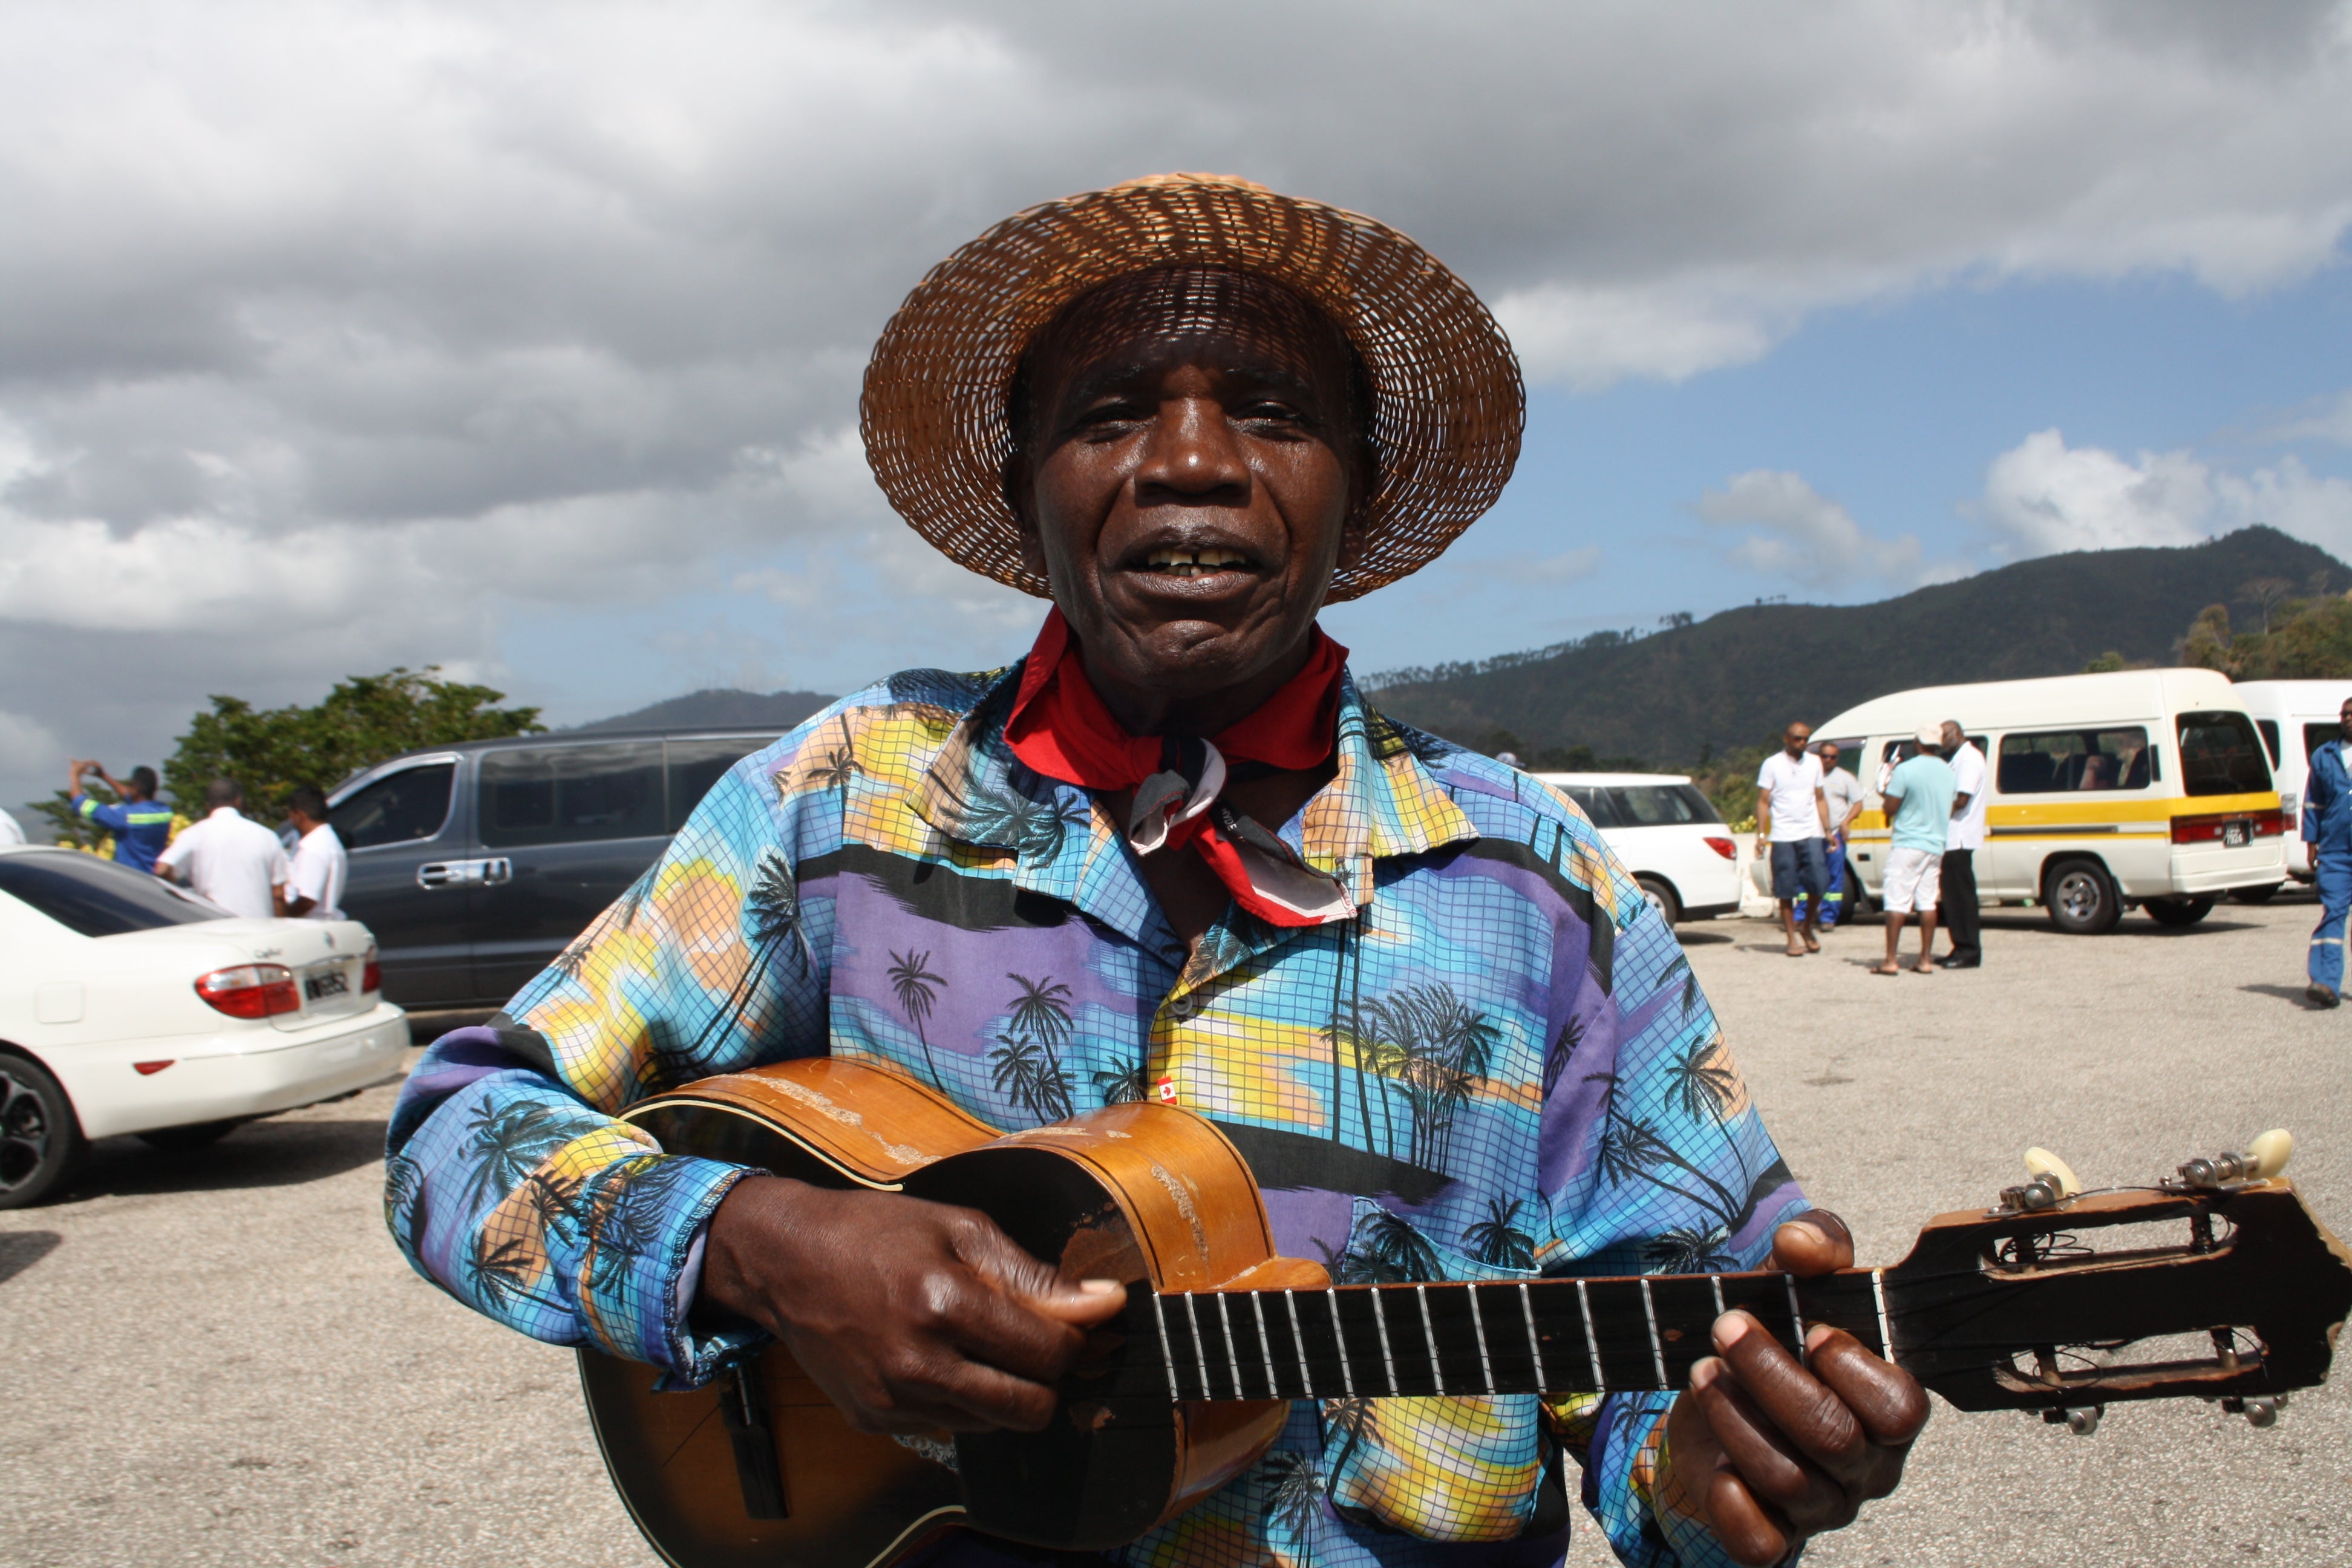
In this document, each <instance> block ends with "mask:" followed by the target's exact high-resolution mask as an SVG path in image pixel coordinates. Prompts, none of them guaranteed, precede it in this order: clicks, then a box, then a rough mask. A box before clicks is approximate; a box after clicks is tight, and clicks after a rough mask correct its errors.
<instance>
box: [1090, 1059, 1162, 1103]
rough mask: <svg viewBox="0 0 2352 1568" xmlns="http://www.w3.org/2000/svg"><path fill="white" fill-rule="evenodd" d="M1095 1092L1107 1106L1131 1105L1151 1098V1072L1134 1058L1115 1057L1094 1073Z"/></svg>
mask: <svg viewBox="0 0 2352 1568" xmlns="http://www.w3.org/2000/svg"><path fill="white" fill-rule="evenodd" d="M1092 1076H1093V1079H1094V1085H1095V1092H1096V1093H1097V1094H1098V1095H1100V1096H1102V1102H1103V1103H1104V1104H1105V1105H1131V1104H1134V1103H1135V1102H1137V1101H1139V1100H1150V1098H1151V1087H1152V1086H1151V1072H1150V1068H1147V1067H1145V1066H1144V1064H1143V1063H1142V1062H1140V1061H1139V1060H1137V1059H1136V1058H1132V1057H1114V1058H1111V1064H1110V1066H1108V1068H1102V1069H1100V1070H1099V1071H1097V1072H1096V1073H1094V1074H1093V1075H1092Z"/></svg>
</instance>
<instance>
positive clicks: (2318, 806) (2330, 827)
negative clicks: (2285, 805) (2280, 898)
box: [2303, 697, 2352, 1007]
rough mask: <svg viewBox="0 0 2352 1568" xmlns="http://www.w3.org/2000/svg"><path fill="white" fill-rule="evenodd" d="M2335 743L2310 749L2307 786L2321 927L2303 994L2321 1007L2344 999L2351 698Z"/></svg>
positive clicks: (2308, 840)
mask: <svg viewBox="0 0 2352 1568" xmlns="http://www.w3.org/2000/svg"><path fill="white" fill-rule="evenodd" d="M2336 737H2337V739H2336V743H2335V744H2333V745H2326V744H2322V745H2317V746H2314V747H2312V748H2311V776H2310V778H2309V780H2308V781H2307V782H2306V783H2305V784H2304V795H2303V841H2304V842H2305V844H2308V845H2310V846H2311V869H2312V873H2313V879H2314V880H2315V883H2316V884H2317V886H2318V889H2319V926H2318V929H2316V930H2315V931H2313V932H2312V933H2311V962H2310V969H2309V973H2310V975H2311V984H2310V986H2309V987H2308V988H2307V989H2306V990H2305V992H2304V994H2305V995H2306V996H2308V997H2310V998H2311V999H2312V1000H2313V1001H2314V1002H2316V1003H2317V1004H2319V1005H2321V1006H2322V1007H2333V1006H2335V1005H2336V1004H2337V1003H2338V1002H2339V1001H2341V1000H2342V999H2343V992H2344V927H2345V921H2346V918H2347V912H2352V769H2347V767H2346V763H2352V697H2347V698H2346V699H2345V700H2344V706H2343V708H2342V710H2340V711H2338V712H2337V714H2336Z"/></svg>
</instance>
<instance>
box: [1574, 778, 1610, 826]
mask: <svg viewBox="0 0 2352 1568" xmlns="http://www.w3.org/2000/svg"><path fill="white" fill-rule="evenodd" d="M1561 793H1562V794H1564V795H1567V796H1568V798H1569V799H1570V800H1572V801H1574V802H1576V804H1577V805H1580V806H1582V807H1583V808H1584V815H1585V816H1588V817H1590V818H1591V819H1592V826H1595V827H1617V826H1622V824H1620V823H1619V822H1618V820H1617V809H1616V807H1614V806H1612V805H1610V804H1609V792H1608V791H1607V790H1605V789H1595V788H1593V787H1592V786H1591V784H1569V785H1567V786H1566V787H1565V788H1564V789H1563V790H1562V791H1561Z"/></svg>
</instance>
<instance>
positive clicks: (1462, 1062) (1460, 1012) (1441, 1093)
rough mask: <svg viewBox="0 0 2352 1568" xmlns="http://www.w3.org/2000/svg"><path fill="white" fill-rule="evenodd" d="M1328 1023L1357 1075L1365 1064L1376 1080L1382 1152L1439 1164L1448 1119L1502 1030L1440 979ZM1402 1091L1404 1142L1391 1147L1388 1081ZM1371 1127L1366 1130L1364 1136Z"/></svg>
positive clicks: (1448, 1134)
mask: <svg viewBox="0 0 2352 1568" xmlns="http://www.w3.org/2000/svg"><path fill="white" fill-rule="evenodd" d="M1333 1027H1334V1028H1335V1029H1337V1030H1339V1031H1340V1032H1341V1033H1342V1034H1343V1035H1344V1037H1346V1039H1347V1040H1348V1041H1349V1044H1350V1045H1351V1046H1352V1047H1354V1051H1355V1057H1356V1070H1357V1072H1358V1073H1359V1074H1361V1073H1363V1072H1364V1070H1365V1069H1366V1068H1368V1067H1369V1068H1370V1071H1371V1074H1372V1076H1373V1077H1374V1078H1376V1079H1379V1080H1380V1085H1381V1131H1382V1136H1383V1141H1384V1142H1385V1143H1386V1145H1387V1146H1386V1149H1385V1150H1384V1152H1386V1153H1387V1154H1388V1156H1389V1157H1390V1158H1391V1159H1392V1160H1393V1159H1403V1160H1405V1161H1406V1162H1407V1163H1411V1164H1414V1165H1419V1166H1421V1167H1422V1168H1423V1169H1424V1170H1442V1169H1443V1168H1444V1165H1445V1161H1446V1156H1447V1154H1448V1153H1449V1152H1451V1150H1452V1148H1453V1142H1454V1119H1455V1116H1456V1115H1457V1113H1458V1112H1459V1111H1460V1110H1461V1109H1462V1107H1463V1106H1464V1105H1465V1104H1466V1103H1467V1102H1468V1101H1469V1099H1470V1096H1471V1094H1472V1092H1473V1091H1474V1090H1475V1089H1476V1088H1477V1085H1478V1082H1479V1080H1480V1079H1483V1078H1485V1077H1486V1073H1487V1070H1488V1068H1490V1067H1491V1066H1492V1064H1493V1059H1494V1054H1495V1048H1496V1046H1498V1045H1499V1044H1500V1043H1501V1036H1500V1035H1499V1034H1498V1033H1497V1032H1496V1028H1495V1026H1494V1025H1492V1024H1490V1023H1489V1022H1487V1019H1486V1014H1484V1013H1481V1012H1475V1011H1474V1010H1472V1009H1471V1008H1470V1007H1469V1006H1467V1005H1465V1004H1464V1003H1463V1001H1462V999H1461V998H1460V997H1458V996H1456V995H1455V994H1454V988H1453V987H1452V986H1450V985H1447V984H1444V983H1443V982H1440V983H1439V984H1433V985H1411V986H1407V987H1405V988H1404V989H1403V990H1402V991H1398V992H1394V993H1392V994H1390V995H1388V996H1385V997H1382V998H1381V999H1380V1000H1379V1001H1376V1002H1367V1003H1365V1004H1363V1005H1361V1006H1360V1007H1356V1008H1351V1009H1350V1010H1349V1017H1348V1018H1347V1019H1346V1020H1345V1021H1343V1022H1341V1023H1339V1024H1336V1025H1334V1026H1333ZM1391 1084H1393V1085H1395V1086H1397V1087H1398V1089H1401V1090H1402V1094H1403V1096H1404V1101H1405V1112H1406V1124H1407V1130H1408V1139H1409V1141H1408V1144H1407V1147H1406V1149H1405V1150H1404V1151H1403V1152H1402V1153H1401V1152H1399V1150H1398V1149H1397V1138H1396V1124H1395V1120H1394V1118H1393V1116H1392V1115H1391V1111H1390V1107H1389V1101H1390V1098H1391V1096H1390V1086H1391ZM1366 1136H1367V1137H1368V1138H1369V1136H1370V1128H1369V1127H1367V1129H1366Z"/></svg>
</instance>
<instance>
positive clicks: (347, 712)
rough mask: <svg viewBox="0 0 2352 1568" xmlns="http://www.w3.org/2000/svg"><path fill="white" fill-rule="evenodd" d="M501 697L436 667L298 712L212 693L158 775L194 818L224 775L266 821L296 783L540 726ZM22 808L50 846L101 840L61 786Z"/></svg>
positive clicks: (327, 783) (339, 688) (406, 672)
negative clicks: (51, 838) (50, 838)
mask: <svg viewBox="0 0 2352 1568" xmlns="http://www.w3.org/2000/svg"><path fill="white" fill-rule="evenodd" d="M504 700H506V693H505V692H503V691H499V690H496V689H493V688H490V687H488V686H477V685H474V684H471V683H470V682H467V681H460V680H449V679H443V677H442V675H441V673H440V666H438V665H427V666H425V668H423V669H410V668H407V667H406V666H399V667H395V668H392V669H389V670H386V671H385V672H384V673H383V674H382V675H355V676H352V677H351V678H349V679H345V680H342V681H339V682H338V683H337V684H336V685H335V687H334V689H332V690H331V691H329V692H328V693H327V695H326V698H325V700H322V701H320V702H319V703H317V704H315V705H313V706H311V707H308V708H305V707H302V706H300V705H299V704H296V705H289V706H288V707H284V708H257V707H256V706H254V704H252V703H251V702H248V701H247V700H245V699H244V698H242V697H226V696H221V695H218V694H215V696H214V697H213V698H212V699H211V703H212V706H211V708H210V709H209V710H205V711H201V712H198V713H196V714H194V715H193V716H192V717H191V718H190V719H189V721H188V731H187V733H186V734H184V735H182V736H181V737H180V738H179V740H178V742H176V744H175V745H174V747H173V751H172V753H171V755H170V756H168V757H166V758H165V759H164V760H163V766H162V767H161V769H159V770H158V771H159V772H160V773H162V775H163V793H164V795H167V796H169V797H170V799H171V801H172V802H173V804H175V805H177V806H178V807H179V808H180V809H181V811H183V812H184V814H186V815H188V816H196V815H199V813H200V811H201V806H200V805H199V804H198V803H200V802H201V801H203V799H204V797H205V785H206V784H210V783H211V782H212V781H213V780H214V779H216V778H232V779H235V780H236V782H237V783H238V784H242V785H243V786H244V787H245V810H246V815H247V816H251V817H254V818H255V819H257V820H258V821H264V822H275V821H276V820H278V817H279V816H282V815H283V814H284V811H285V805H286V797H287V795H288V794H289V792H291V791H292V790H293V788H294V787H295V786H296V785H297V784H312V785H315V786H317V787H318V788H320V789H322V790H324V789H332V788H333V787H334V786H335V785H336V784H339V783H341V781H342V780H344V779H346V778H349V777H350V776H351V775H352V774H353V773H358V772H360V771H361V770H362V769H364V768H370V767H373V766H374V765H375V764H376V763H381V762H383V761H385V760H386V759H388V758H391V757H396V756H398V755H400V754H401V753H402V752H413V751H417V750H420V749H422V748H424V747H427V746H446V745H453V744H455V743H457V742H460V741H488V740H496V739H498V738H499V737H500V736H504V735H528V734H536V733H538V732H540V731H543V730H545V729H546V728H547V726H546V725H544V724H541V722H540V721H539V711H540V710H538V709H536V708H501V707H499V703H501V702H503V701H504ZM116 771H117V772H118V773H124V774H127V773H130V771H131V770H130V767H129V766H128V765H124V766H122V767H120V768H118V769H117V770H116ZM90 794H91V795H93V796H94V797H95V798H97V799H98V800H100V802H102V803H109V804H110V803H111V802H112V800H113V795H112V794H111V793H110V791H108V790H107V789H106V787H105V786H104V785H102V784H95V783H94V781H93V787H92V788H91V790H90ZM28 804H29V809H30V810H31V811H32V812H33V813H34V815H35V816H38V817H40V818H42V819H44V820H46V821H47V823H48V825H49V826H50V827H51V828H52V829H53V830H54V831H55V833H56V836H57V840H58V843H60V844H73V845H77V846H79V847H83V848H94V847H96V846H97V844H98V842H99V840H100V838H102V837H104V830H103V829H100V828H97V827H93V826H91V825H90V824H89V823H88V822H86V821H84V820H83V819H82V818H81V817H79V816H77V815H75V813H74V810H73V807H72V805H71V797H70V796H69V795H67V794H66V792H65V791H63V790H59V791H58V792H57V793H56V794H55V795H51V796H50V797H49V798H48V799H47V800H42V801H33V802H30V803H28Z"/></svg>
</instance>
